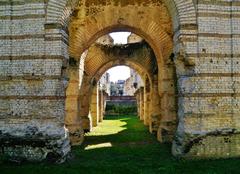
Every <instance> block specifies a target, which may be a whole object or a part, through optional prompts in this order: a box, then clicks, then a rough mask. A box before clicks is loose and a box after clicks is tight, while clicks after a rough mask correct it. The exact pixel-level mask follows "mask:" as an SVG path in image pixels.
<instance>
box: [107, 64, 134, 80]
mask: <svg viewBox="0 0 240 174" xmlns="http://www.w3.org/2000/svg"><path fill="white" fill-rule="evenodd" d="M107 72H108V73H109V74H110V81H112V82H116V81H118V80H126V79H128V78H129V77H130V68H129V67H127V66H116V67H113V68H111V69H109V70H108V71H107Z"/></svg>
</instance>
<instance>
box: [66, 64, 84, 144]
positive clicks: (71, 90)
mask: <svg viewBox="0 0 240 174" xmlns="http://www.w3.org/2000/svg"><path fill="white" fill-rule="evenodd" d="M68 71H69V72H68V74H69V78H70V80H69V85H68V88H67V91H66V105H65V110H66V117H65V126H66V128H67V129H68V131H69V135H70V142H71V145H79V144H81V143H82V142H83V138H84V132H83V127H82V121H81V117H80V116H79V103H78V102H79V95H78V94H79V72H78V68H77V67H70V68H69V70H68Z"/></svg>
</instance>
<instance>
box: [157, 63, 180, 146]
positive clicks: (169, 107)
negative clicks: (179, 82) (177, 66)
mask: <svg viewBox="0 0 240 174" xmlns="http://www.w3.org/2000/svg"><path fill="white" fill-rule="evenodd" d="M172 66H173V65H172V64H169V65H168V70H167V68H166V70H165V71H168V77H164V79H162V81H159V82H158V85H159V86H158V88H159V95H160V98H161V121H160V127H159V129H158V140H159V141H161V142H172V140H173V136H174V134H175V131H176V119H177V102H176V88H175V81H174V78H175V76H174V68H173V67H172ZM170 67H172V68H170ZM169 69H171V70H172V71H170V70H169Z"/></svg>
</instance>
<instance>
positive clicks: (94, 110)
mask: <svg viewBox="0 0 240 174" xmlns="http://www.w3.org/2000/svg"><path fill="white" fill-rule="evenodd" d="M98 92H99V91H98V85H96V86H95V87H94V88H93V91H92V97H91V109H90V114H91V118H92V126H93V127H96V126H97V125H98V121H99V94H98Z"/></svg>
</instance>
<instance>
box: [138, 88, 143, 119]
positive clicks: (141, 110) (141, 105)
mask: <svg viewBox="0 0 240 174" xmlns="http://www.w3.org/2000/svg"><path fill="white" fill-rule="evenodd" d="M139 90H140V91H139V93H140V120H142V121H143V120H144V88H143V87H140V89H139Z"/></svg>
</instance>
